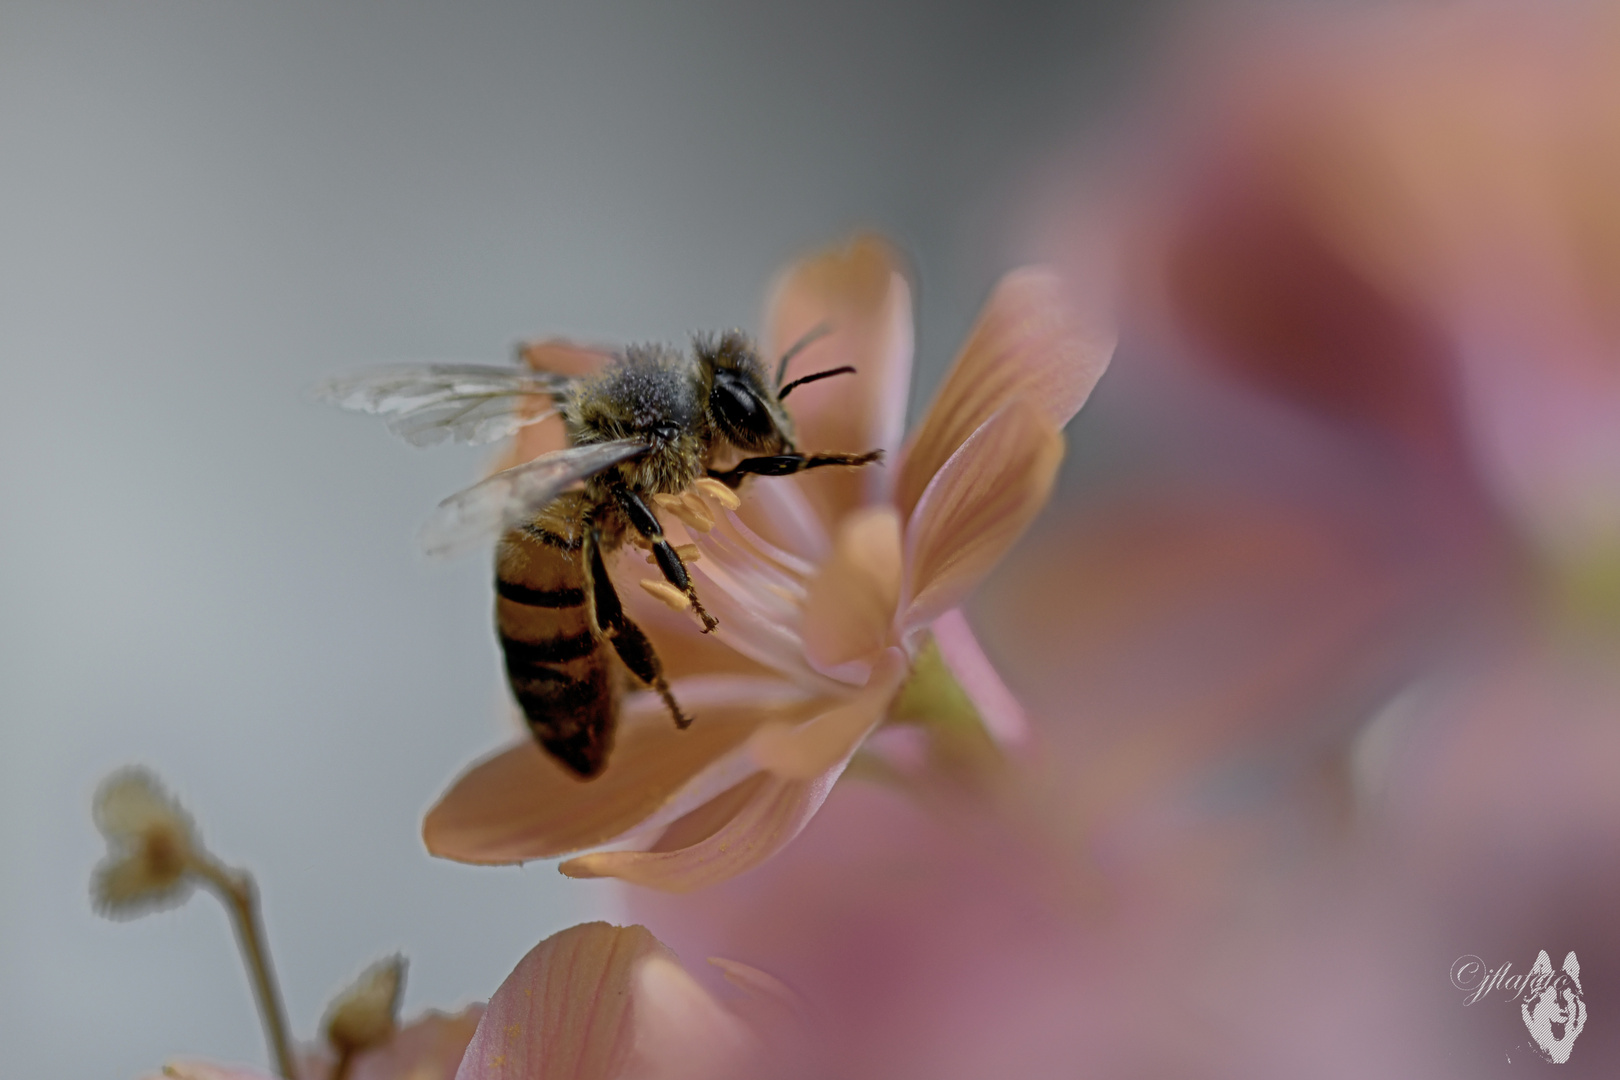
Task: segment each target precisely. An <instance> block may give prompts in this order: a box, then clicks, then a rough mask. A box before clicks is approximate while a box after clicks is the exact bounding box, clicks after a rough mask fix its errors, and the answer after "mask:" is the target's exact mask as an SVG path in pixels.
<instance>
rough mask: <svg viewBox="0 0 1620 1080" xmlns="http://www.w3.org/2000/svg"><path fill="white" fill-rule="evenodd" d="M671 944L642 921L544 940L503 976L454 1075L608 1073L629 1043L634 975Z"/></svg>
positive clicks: (566, 1079) (562, 1079)
mask: <svg viewBox="0 0 1620 1080" xmlns="http://www.w3.org/2000/svg"><path fill="white" fill-rule="evenodd" d="M669 955H670V953H669V950H667V949H665V948H664V946H663V945H661V944H659V943H658V940H657V939H656V938H654V937H653V936H652V934H650V933H648V931H647V930H646V928H645V927H640V926H625V927H619V926H610V925H608V924H607V923H603V922H596V923H586V924H584V925H583V926H575V927H571V928H569V929H567V930H564V931H562V932H561V933H558V934H553V935H552V936H551V937H549V938H547V939H546V940H544V941H542V942H541V943H540V944H538V945H536V946H535V947H534V948H533V949H531V950H530V951H529V954H528V955H527V956H525V957H524V958H523V959H522V960H521V961H519V962H518V966H517V967H516V968H514V969H513V971H512V974H511V975H509V976H507V979H506V981H505V982H503V983H502V984H501V987H500V989H499V990H497V991H495V996H494V997H492V998H490V1001H489V1007H488V1009H487V1010H485V1012H484V1017H483V1019H482V1020H481V1021H479V1024H478V1031H477V1032H476V1033H475V1034H474V1035H473V1037H472V1042H471V1043H469V1044H468V1046H467V1054H466V1057H464V1058H463V1059H462V1062H461V1069H460V1071H459V1072H457V1073H456V1077H457V1080H497V1078H499V1080H611V1078H615V1077H619V1076H621V1075H623V1072H624V1070H625V1068H626V1066H627V1064H628V1062H629V1060H630V1054H631V1047H632V1046H633V1043H634V1027H633V1018H632V1005H633V1000H634V999H633V995H632V990H633V987H634V976H635V972H636V970H637V968H638V966H639V965H640V964H641V963H642V962H644V961H646V960H648V959H650V958H654V957H659V958H667V957H669Z"/></svg>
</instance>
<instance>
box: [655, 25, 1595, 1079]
mask: <svg viewBox="0 0 1620 1080" xmlns="http://www.w3.org/2000/svg"><path fill="white" fill-rule="evenodd" d="M1216 25H1218V24H1212V23H1207V22H1206V23H1203V24H1201V26H1200V29H1201V30H1203V31H1210V30H1211V29H1212V27H1214V26H1216ZM1232 25H1233V26H1238V24H1235V23H1234V24H1232ZM1218 38H1219V40H1217V41H1216V42H1215V43H1214V44H1211V42H1210V40H1209V37H1208V35H1206V37H1205V38H1204V39H1203V40H1202V41H1201V42H1200V44H1199V45H1198V46H1196V47H1189V48H1187V49H1185V50H1183V52H1182V53H1181V55H1179V56H1178V57H1177V59H1178V64H1177V66H1176V71H1177V75H1176V76H1175V79H1174V82H1173V84H1172V85H1170V86H1169V88H1168V90H1167V92H1166V94H1165V98H1166V99H1167V102H1168V103H1167V104H1161V105H1160V106H1159V114H1158V117H1157V121H1156V126H1154V127H1151V128H1149V129H1147V131H1146V133H1145V134H1144V135H1143V137H1142V139H1141V140H1140V143H1139V144H1138V145H1137V146H1135V147H1133V148H1132V152H1131V153H1130V155H1129V156H1128V158H1127V163H1126V164H1125V165H1124V166H1122V169H1121V173H1122V175H1121V176H1120V178H1119V179H1120V182H1119V183H1117V184H1116V185H1114V187H1113V194H1111V195H1108V196H1107V197H1099V198H1097V199H1096V200H1088V201H1087V203H1086V205H1085V206H1083V207H1081V208H1080V209H1079V210H1078V211H1072V212H1073V213H1074V215H1075V216H1074V217H1071V218H1069V219H1067V221H1066V224H1065V226H1064V227H1065V228H1066V229H1069V230H1071V231H1070V235H1076V234H1078V233H1083V234H1084V235H1085V236H1086V237H1087V238H1088V241H1091V242H1095V241H1096V239H1097V237H1098V236H1100V235H1106V236H1108V237H1109V246H1108V248H1107V250H1108V252H1109V258H1110V259H1112V265H1113V267H1114V268H1115V271H1116V277H1115V279H1114V280H1115V288H1116V289H1117V293H1118V298H1119V300H1120V304H1121V307H1122V308H1123V310H1124V312H1125V313H1126V316H1127V317H1126V320H1125V323H1124V326H1125V331H1126V332H1125V335H1124V337H1123V339H1122V347H1121V349H1122V359H1121V362H1120V363H1119V364H1116V366H1115V376H1114V377H1113V392H1114V393H1115V396H1114V398H1113V399H1112V402H1108V403H1099V404H1100V405H1103V406H1104V408H1105V410H1106V408H1107V407H1108V406H1110V405H1111V406H1112V408H1113V409H1114V410H1115V412H1112V413H1110V412H1107V411H1104V412H1103V413H1101V414H1099V413H1097V412H1096V410H1095V407H1094V410H1093V411H1092V413H1091V414H1090V415H1091V416H1092V419H1093V421H1094V422H1099V421H1100V422H1101V423H1103V424H1104V425H1109V426H1111V428H1112V429H1115V430H1117V431H1118V432H1123V434H1120V435H1116V440H1117V442H1118V443H1120V444H1123V446H1124V449H1123V450H1120V451H1118V452H1119V453H1120V455H1121V457H1122V459H1123V464H1122V465H1121V466H1120V468H1119V469H1118V470H1116V472H1115V474H1114V477H1113V478H1112V479H1111V480H1110V481H1109V482H1108V483H1107V484H1101V483H1093V484H1092V485H1091V486H1090V488H1089V489H1088V490H1087V492H1086V498H1085V500H1084V502H1083V503H1081V504H1078V505H1072V506H1070V507H1069V508H1068V509H1067V511H1066V512H1064V513H1060V514H1056V515H1054V516H1053V517H1052V518H1051V519H1050V520H1049V522H1048V523H1047V524H1046V526H1044V527H1043V528H1041V529H1039V530H1038V531H1037V533H1036V535H1034V536H1032V537H1031V538H1030V540H1029V541H1028V543H1027V545H1026V547H1025V548H1024V549H1023V551H1022V554H1021V556H1020V557H1019V558H1016V559H1014V560H1012V561H1011V562H1010V563H1009V565H1008V566H1007V567H1005V568H1004V569H1003V570H1002V571H1000V572H999V573H998V575H997V576H996V577H995V578H993V579H992V582H991V584H990V587H989V588H988V589H987V590H986V591H985V595H984V598H983V600H982V602H981V604H980V605H979V607H978V608H976V609H975V612H974V616H975V617H974V621H975V624H976V627H977V629H978V631H979V637H980V640H982V641H984V642H986V648H987V651H988V652H989V653H990V655H991V657H992V658H993V659H994V660H995V662H996V664H997V666H998V668H999V669H1000V670H1001V671H1002V672H1003V674H1004V675H1005V676H1006V678H1007V680H1008V683H1009V684H1010V685H1011V686H1012V687H1013V688H1014V690H1016V691H1017V692H1018V693H1019V694H1020V695H1021V696H1022V697H1023V699H1024V702H1025V704H1026V705H1027V707H1028V709H1029V713H1030V717H1031V720H1032V722H1033V723H1034V725H1035V729H1036V733H1037V736H1038V752H1037V753H1035V754H1034V755H1032V757H1031V759H1030V760H1029V761H1028V762H1026V763H1024V764H1022V765H1019V766H1017V769H1018V771H1017V772H1015V774H1014V776H1013V777H1012V779H1011V782H1008V783H1003V784H1000V785H995V786H992V787H991V788H989V789H970V788H951V787H949V786H947V785H942V784H940V783H938V782H936V781H932V780H929V779H927V778H923V777H919V776H918V775H916V774H913V773H908V772H907V769H906V757H905V754H904V752H903V751H904V748H903V747H893V748H890V749H892V750H893V752H892V753H890V754H889V755H888V757H887V758H886V759H885V762H884V763H883V767H882V768H874V769H872V770H869V771H867V772H866V775H869V776H870V775H877V776H883V777H887V778H888V779H889V780H890V781H891V783H890V784H888V785H886V786H880V785H872V784H867V785H862V786H854V785H847V784H846V785H844V786H842V787H841V788H840V789H839V790H838V791H836V792H835V793H834V794H833V796H832V797H831V798H830V799H829V800H828V802H827V805H826V806H825V807H824V809H823V811H822V813H821V814H820V816H818V818H817V819H816V821H815V822H813V823H812V824H811V825H810V827H809V828H807V829H806V830H805V832H804V834H803V836H802V838H801V840H800V842H799V843H798V844H796V845H795V847H794V848H793V849H792V850H791V851H789V852H787V853H785V854H784V856H783V857H782V858H780V859H778V860H776V861H774V862H773V863H771V864H769V865H768V866H765V867H762V868H760V869H759V870H756V871H754V872H752V873H750V874H747V875H744V876H742V877H739V878H737V879H736V880H734V881H731V882H728V883H726V884H724V885H722V886H720V887H718V888H717V889H715V890H711V891H709V892H707V893H705V894H704V895H703V896H701V897H696V898H681V897H667V896H654V895H651V894H646V893H632V894H631V902H632V904H633V905H634V907H635V910H636V912H637V915H638V917H640V918H642V919H644V921H646V922H647V924H648V925H649V926H650V927H652V928H653V929H654V930H655V932H657V933H658V934H659V935H660V936H661V937H662V938H663V939H664V940H667V941H669V942H670V943H671V944H672V945H674V946H675V947H676V948H678V949H680V950H681V951H683V952H686V951H696V952H698V953H704V952H719V953H722V954H725V955H736V956H744V957H747V958H749V959H750V961H751V962H755V963H759V964H762V965H765V966H767V967H769V968H770V970H772V971H773V972H776V973H778V974H779V975H781V976H782V977H783V978H785V979H788V980H789V981H790V982H792V983H793V984H794V985H795V986H796V987H798V988H799V989H800V990H801V991H802V992H803V993H804V994H805V996H806V998H807V999H808V1000H809V1001H811V1002H812V1003H813V1004H814V1005H815V1006H817V1007H818V1008H820V1009H821V1010H822V1011H823V1018H824V1021H825V1023H826V1030H827V1032H828V1037H827V1044H828V1045H829V1046H830V1047H831V1048H832V1049H833V1052H834V1056H835V1065H834V1066H833V1067H831V1068H830V1070H829V1071H828V1073H827V1074H826V1075H828V1076H840V1077H846V1076H847V1077H880V1076H881V1077H885V1078H903V1077H929V1078H931V1080H938V1078H950V1077H963V1078H967V1077H982V1076H991V1075H1017V1076H1024V1077H1046V1076H1052V1077H1057V1076H1071V1075H1075V1074H1076V1073H1077V1072H1079V1073H1083V1074H1085V1075H1094V1076H1137V1075H1199V1076H1216V1077H1224V1076H1231V1077H1258V1076H1279V1077H1281V1076H1288V1077H1295V1076H1312V1077H1339V1076H1344V1077H1352V1076H1354V1077H1360V1076H1397V1075H1412V1076H1429V1077H1440V1076H1459V1077H1462V1076H1468V1077H1473V1076H1484V1075H1496V1074H1497V1072H1498V1071H1502V1070H1505V1071H1506V1072H1507V1073H1509V1074H1511V1072H1512V1070H1513V1068H1514V1067H1515V1066H1517V1067H1518V1068H1520V1069H1522V1068H1523V1067H1524V1066H1523V1065H1522V1064H1520V1062H1521V1061H1523V1060H1524V1059H1525V1058H1527V1057H1528V1056H1530V1052H1529V1049H1528V1046H1527V1043H1526V1040H1527V1038H1528V1035H1527V1033H1526V1032H1525V1030H1524V1028H1523V1025H1522V1023H1521V1021H1520V1019H1519V1015H1518V1009H1517V1008H1514V1007H1504V1008H1501V1009H1498V1010H1496V1011H1495V1012H1491V1011H1489V1009H1488V1006H1487V1003H1480V1004H1478V1005H1475V1006H1471V1007H1469V1006H1465V1005H1464V1004H1463V1001H1462V998H1463V995H1462V994H1460V993H1457V992H1456V989H1455V988H1454V987H1453V986H1452V985H1451V983H1450V982H1449V981H1448V970H1449V966H1450V965H1451V964H1452V963H1453V962H1454V961H1455V960H1456V959H1457V958H1458V957H1460V956H1463V955H1465V954H1469V953H1478V954H1482V955H1488V956H1490V957H1492V958H1494V959H1497V960H1503V961H1507V960H1511V961H1514V962H1515V963H1516V964H1517V965H1518V969H1519V970H1523V969H1524V967H1525V966H1526V965H1528V963H1529V961H1530V960H1531V958H1533V957H1535V956H1536V954H1537V952H1538V950H1542V949H1545V950H1547V951H1549V952H1552V953H1553V954H1554V955H1562V953H1563V951H1565V950H1574V951H1577V952H1579V954H1580V960H1581V965H1582V971H1583V972H1584V973H1587V974H1584V975H1583V978H1587V979H1588V980H1589V981H1591V982H1592V983H1593V985H1596V984H1597V981H1598V980H1600V979H1601V976H1598V975H1594V974H1591V973H1593V972H1604V973H1613V972H1615V971H1617V970H1620V931H1617V930H1616V929H1615V927H1614V920H1613V911H1614V910H1615V907H1616V904H1617V902H1620V864H1616V862H1615V860H1614V859H1613V857H1612V856H1613V852H1614V851H1615V850H1616V847H1617V843H1620V801H1617V796H1616V794H1615V792H1616V791H1617V790H1620V787H1617V785H1615V784H1614V782H1613V780H1614V777H1616V776H1620V199H1617V197H1616V194H1615V193H1616V192H1620V18H1617V13H1616V11H1615V9H1614V8H1613V6H1612V5H1608V6H1599V5H1580V4H1569V5H1559V6H1558V7H1557V8H1553V7H1551V6H1549V5H1544V4H1535V5H1531V4H1521V5H1515V6H1490V7H1485V6H1467V5H1448V6H1445V7H1443V8H1439V9H1414V8H1409V7H1408V8H1385V9H1375V10H1370V11H1369V10H1365V9H1360V10H1356V11H1339V12H1336V13H1331V14H1329V13H1322V12H1312V13H1304V12H1299V13H1294V14H1291V15H1286V16H1279V15H1277V14H1275V13H1272V14H1268V15H1265V16H1262V17H1252V18H1249V19H1246V20H1245V21H1243V22H1242V23H1241V26H1239V27H1238V31H1237V32H1233V31H1230V30H1226V31H1223V32H1222V33H1221V34H1219V35H1218ZM1099 208H1103V209H1099ZM1103 214H1105V215H1107V217H1106V221H1105V226H1104V227H1102V228H1099V227H1098V225H1097V222H1098V216H1099V215H1103ZM1076 220H1079V221H1082V222H1083V227H1082V226H1077V225H1076V224H1075V222H1076ZM1094 257H1095V249H1092V250H1088V252H1087V254H1086V258H1087V259H1092V258H1094ZM876 749H880V748H876ZM1598 1012H1599V1010H1598V1008H1597V1006H1596V1005H1595V1004H1594V1008H1593V1016H1594V1019H1593V1021H1592V1023H1591V1024H1590V1025H1589V1026H1588V1027H1587V1028H1586V1029H1585V1030H1584V1032H1583V1033H1582V1034H1581V1035H1580V1038H1579V1041H1577V1042H1576V1044H1575V1045H1574V1048H1573V1053H1572V1055H1571V1057H1570V1059H1569V1062H1568V1065H1567V1066H1566V1068H1568V1069H1569V1070H1571V1075H1593V1076H1595V1075H1606V1072H1605V1071H1604V1070H1605V1069H1606V1068H1607V1066H1608V1065H1609V1064H1611V1063H1612V1062H1613V1061H1614V1060H1615V1059H1616V1057H1617V1056H1620V1040H1617V1038H1616V1036H1615V1035H1614V1034H1612V1032H1613V1031H1620V1029H1615V1028H1610V1029H1609V1031H1610V1032H1611V1033H1608V1034H1605V1031H1604V1029H1603V1028H1601V1027H1599V1025H1598V1022H1597V1020H1596V1019H1595V1018H1596V1016H1597V1015H1598Z"/></svg>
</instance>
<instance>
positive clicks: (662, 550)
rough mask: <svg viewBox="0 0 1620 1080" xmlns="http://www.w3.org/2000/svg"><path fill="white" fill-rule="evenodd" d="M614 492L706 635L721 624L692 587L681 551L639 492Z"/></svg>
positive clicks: (627, 489)
mask: <svg viewBox="0 0 1620 1080" xmlns="http://www.w3.org/2000/svg"><path fill="white" fill-rule="evenodd" d="M614 494H615V495H616V496H617V497H618V500H619V505H620V506H622V507H623V508H624V513H625V516H626V517H628V518H629V519H630V524H631V525H633V526H634V527H635V530H636V532H638V533H640V534H641V535H642V536H643V537H645V538H646V540H647V542H648V543H649V544H651V545H652V553H653V558H655V559H657V560H658V569H659V570H661V571H662V572H663V574H664V580H665V581H668V582H669V583H670V584H671V585H673V586H675V587H676V588H677V589H679V590H681V592H682V593H684V594H685V595H686V599H687V600H688V601H689V602H690V603H691V605H692V610H693V611H695V612H697V616H698V618H700V619H702V620H703V632H704V633H705V634H707V633H708V632H709V631H711V630H713V629H714V628H715V627H717V626H719V625H720V623H719V621H718V620H717V619H715V617H714V616H713V615H710V614H709V613H708V612H707V611H705V610H703V604H702V602H701V601H699V600H698V598H697V590H695V589H694V588H692V577H691V575H690V574H688V573H687V572H686V564H685V563H684V562H682V561H681V556H680V553H679V552H677V551H676V550H675V548H674V546H673V545H671V544H670V542H669V541H668V540H666V539H664V527H663V526H662V525H660V524H659V523H658V517H657V515H655V514H654V513H653V512H652V510H650V509H649V508H648V506H647V504H646V503H645V502H643V501H642V498H641V496H640V495H637V494H636V493H635V492H633V491H631V490H630V489H629V488H622V487H621V488H619V489H617V490H616V491H615V492H614Z"/></svg>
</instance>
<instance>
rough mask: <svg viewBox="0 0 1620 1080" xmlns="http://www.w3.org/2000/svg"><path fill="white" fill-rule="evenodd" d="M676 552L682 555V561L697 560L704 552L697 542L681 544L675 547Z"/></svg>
mask: <svg viewBox="0 0 1620 1080" xmlns="http://www.w3.org/2000/svg"><path fill="white" fill-rule="evenodd" d="M675 554H677V555H679V556H680V557H681V562H697V561H698V559H700V558H702V553H701V552H699V551H698V546H697V545H696V544H681V545H680V546H679V547H677V548H676V549H675Z"/></svg>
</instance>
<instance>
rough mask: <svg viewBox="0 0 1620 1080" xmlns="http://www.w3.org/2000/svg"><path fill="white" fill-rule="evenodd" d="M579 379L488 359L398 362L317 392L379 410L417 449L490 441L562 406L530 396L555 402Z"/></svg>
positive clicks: (342, 403)
mask: <svg viewBox="0 0 1620 1080" xmlns="http://www.w3.org/2000/svg"><path fill="white" fill-rule="evenodd" d="M574 381H575V380H574V379H573V378H571V377H569V376H567V375H558V374H554V373H552V372H544V371H532V370H529V369H527V368H512V367H496V366H494V365H484V364H397V365H392V366H388V367H378V368H367V369H365V370H363V371H357V372H353V373H352V374H348V375H338V376H334V377H332V378H330V379H327V380H325V381H324V382H321V383H320V384H318V385H317V386H316V387H315V389H314V396H315V397H316V398H317V399H318V400H321V401H328V402H331V403H332V404H334V405H337V406H338V407H339V408H343V409H349V410H352V411H354V412H367V413H376V414H378V415H381V416H383V417H385V418H387V422H388V430H390V431H392V432H394V433H395V434H396V435H399V436H401V437H403V438H404V439H405V440H406V441H408V442H410V443H411V444H413V445H415V446H428V445H431V444H433V443H436V442H442V441H444V440H446V439H454V440H456V441H459V442H468V443H483V442H494V441H495V440H496V439H502V438H505V437H506V436H508V435H511V434H513V433H514V432H516V431H517V430H518V429H519V428H522V427H524V426H526V425H528V424H532V423H535V422H537V421H539V420H543V419H544V418H545V417H547V416H549V415H551V413H552V412H553V411H555V410H551V409H540V410H534V407H533V405H532V404H531V403H530V402H529V399H532V398H534V397H537V396H538V397H548V398H550V399H551V400H552V401H555V400H556V399H557V398H558V397H560V396H561V395H562V394H564V393H566V392H567V390H568V388H569V386H570V385H572V384H573V382H574Z"/></svg>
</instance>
